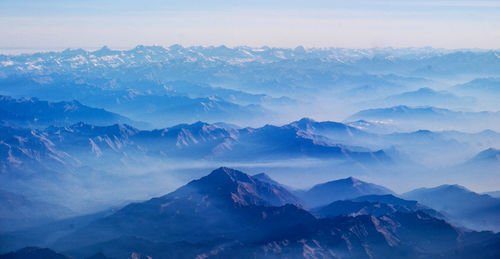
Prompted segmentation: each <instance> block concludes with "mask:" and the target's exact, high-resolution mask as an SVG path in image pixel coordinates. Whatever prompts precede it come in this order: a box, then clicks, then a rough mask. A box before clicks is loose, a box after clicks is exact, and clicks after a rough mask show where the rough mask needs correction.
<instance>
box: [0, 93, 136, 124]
mask: <svg viewBox="0 0 500 259" xmlns="http://www.w3.org/2000/svg"><path fill="white" fill-rule="evenodd" d="M0 118H1V119H0V121H1V122H2V123H7V124H8V125H13V126H19V127H27V128H45V127H48V126H58V127H61V126H62V127H64V126H69V125H72V124H75V123H78V122H82V121H85V122H87V123H90V124H94V125H101V126H104V125H110V124H129V125H136V126H139V127H140V126H144V123H139V122H136V121H132V120H131V119H129V118H126V117H123V116H121V115H118V114H116V113H112V112H108V111H106V110H104V109H96V108H92V107H89V106H86V105H83V104H81V103H79V102H78V101H71V102H48V101H41V100H39V99H37V98H22V99H15V98H12V97H9V96H1V95H0Z"/></svg>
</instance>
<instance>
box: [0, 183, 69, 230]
mask: <svg viewBox="0 0 500 259" xmlns="http://www.w3.org/2000/svg"><path fill="white" fill-rule="evenodd" d="M73 215H74V212H72V211H71V210H70V209H68V208H65V207H63V206H59V205H55V204H50V203H46V202H41V201H34V200H29V199H27V198H26V197H24V196H22V195H18V194H15V193H12V192H7V191H3V190H0V229H1V230H0V231H1V232H6V231H12V230H16V229H19V228H26V227H28V226H34V225H37V224H42V223H45V222H49V221H52V220H54V219H60V218H64V217H70V216H73Z"/></svg>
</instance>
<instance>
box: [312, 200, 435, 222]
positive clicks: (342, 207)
mask: <svg viewBox="0 0 500 259" xmlns="http://www.w3.org/2000/svg"><path fill="white" fill-rule="evenodd" d="M313 211H314V212H315V213H316V214H317V215H319V216H321V217H336V216H341V215H347V216H357V215H373V216H376V217H380V216H383V215H389V214H393V213H395V212H405V213H409V212H416V211H423V212H425V213H427V214H429V215H432V216H434V217H437V218H443V216H442V215H441V214H440V213H438V212H436V211H435V210H433V209H430V208H428V207H426V206H423V205H421V204H419V203H418V202H416V201H409V200H403V199H400V198H397V197H395V196H394V195H392V194H386V195H367V196H361V197H358V198H355V199H352V200H340V201H334V202H332V203H330V204H328V205H325V206H322V207H318V208H315V209H314V210H313Z"/></svg>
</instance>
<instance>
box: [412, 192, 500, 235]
mask: <svg viewBox="0 0 500 259" xmlns="http://www.w3.org/2000/svg"><path fill="white" fill-rule="evenodd" d="M402 197H403V198H407V199H412V200H417V201H419V202H421V203H422V204H424V205H427V206H429V207H431V208H433V209H435V210H438V211H440V212H442V213H444V214H445V216H447V217H448V218H449V219H450V221H451V222H455V223H458V224H460V225H463V226H465V227H469V228H472V229H481V230H483V229H484V230H494V231H498V230H499V229H500V221H499V219H500V217H499V215H500V200H499V199H496V198H493V197H491V196H489V195H484V194H477V193H475V192H472V191H470V190H468V189H466V188H465V187H463V186H460V185H441V186H437V187H434V188H420V189H416V190H413V191H410V192H407V193H404V194H403V195H402Z"/></svg>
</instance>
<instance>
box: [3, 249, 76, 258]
mask: <svg viewBox="0 0 500 259" xmlns="http://www.w3.org/2000/svg"><path fill="white" fill-rule="evenodd" d="M0 258H1V259H49V258H50V259H70V257H67V256H65V255H62V254H59V253H56V252H55V251H53V250H50V249H47V248H38V247H26V248H23V249H21V250H18V251H15V252H11V253H8V254H3V255H0Z"/></svg>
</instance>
